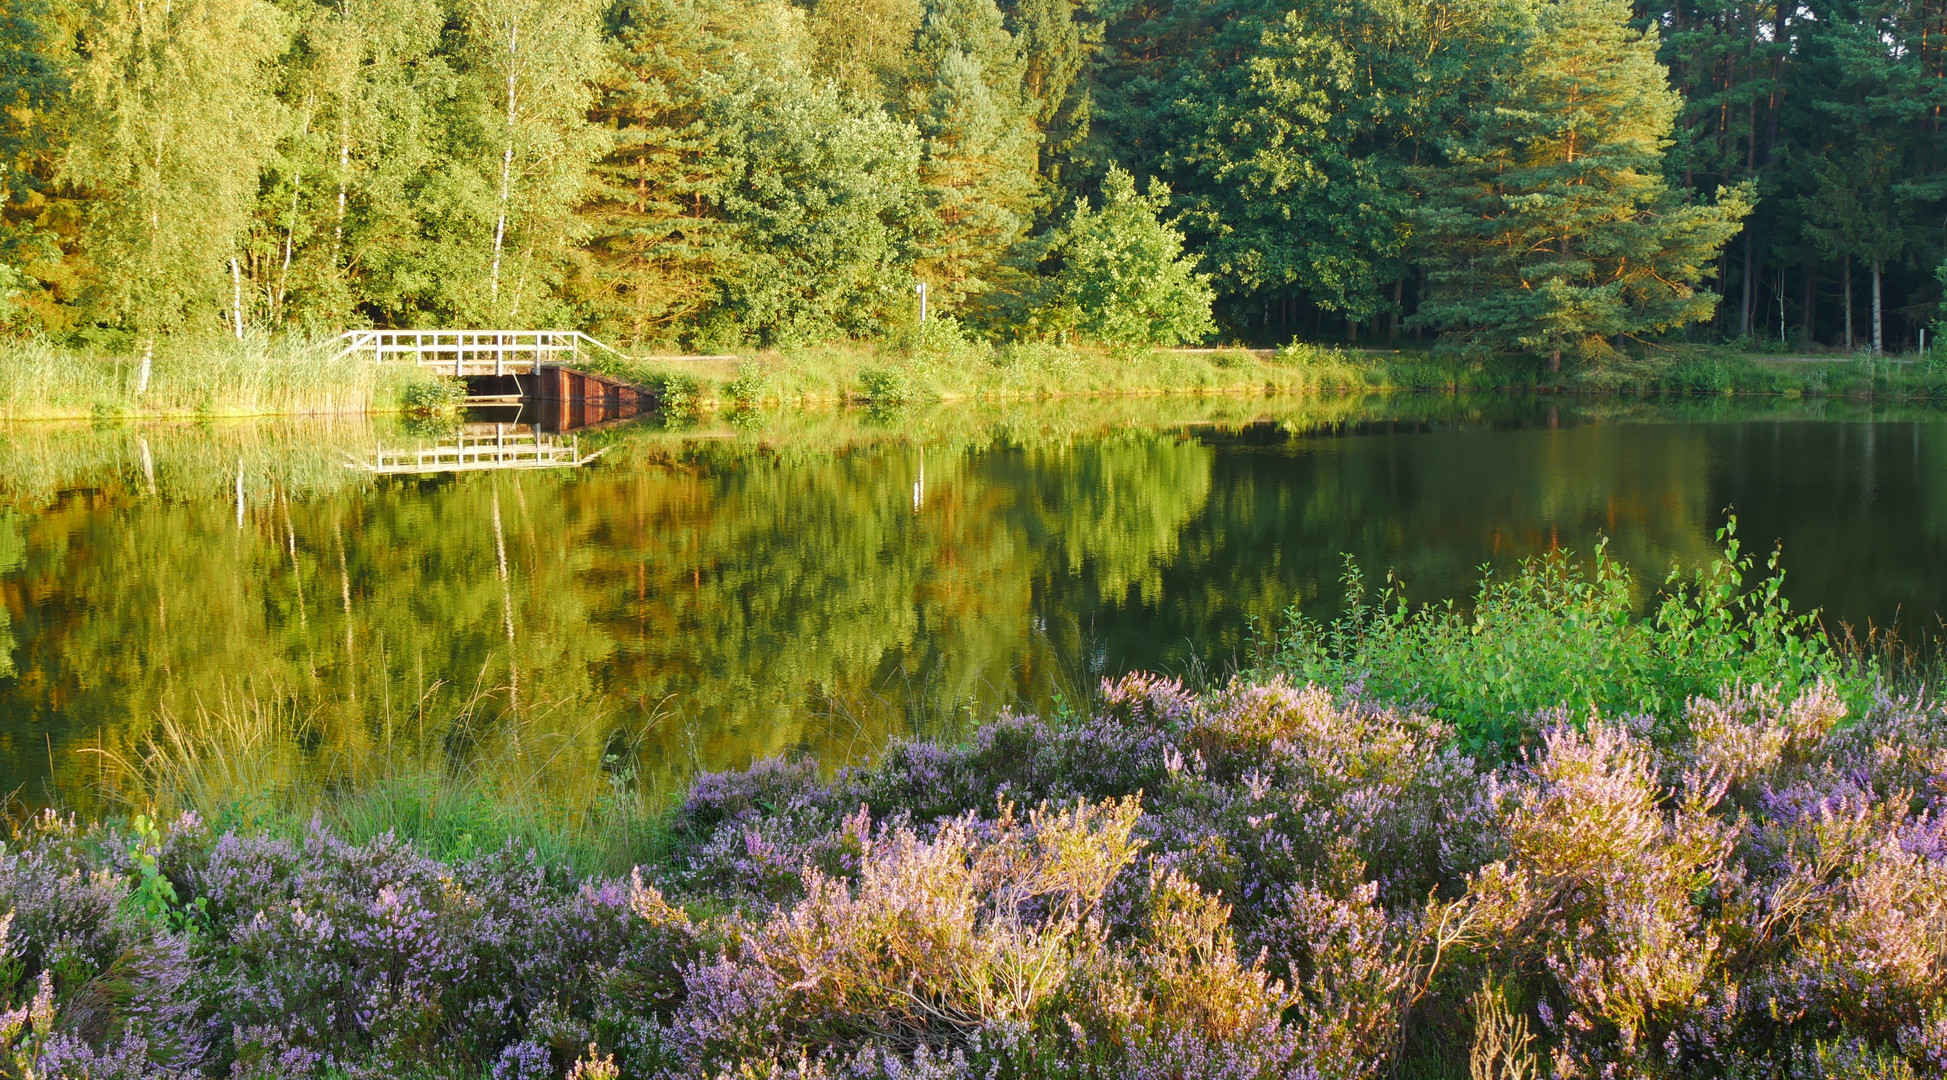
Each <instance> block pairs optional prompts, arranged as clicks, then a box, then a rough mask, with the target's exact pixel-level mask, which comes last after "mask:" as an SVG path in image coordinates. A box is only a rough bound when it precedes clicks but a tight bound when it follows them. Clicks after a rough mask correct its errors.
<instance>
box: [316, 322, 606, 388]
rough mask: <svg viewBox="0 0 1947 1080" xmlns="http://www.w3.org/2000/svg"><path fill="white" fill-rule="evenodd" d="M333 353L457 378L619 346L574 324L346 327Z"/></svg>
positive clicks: (518, 371)
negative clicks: (531, 327) (550, 327)
mask: <svg viewBox="0 0 1947 1080" xmlns="http://www.w3.org/2000/svg"><path fill="white" fill-rule="evenodd" d="M338 346H339V347H338V352H337V356H336V358H338V359H343V358H345V357H350V356H369V357H371V358H372V360H373V362H374V363H379V364H385V363H408V364H417V365H418V366H420V367H422V368H428V369H430V370H433V371H437V372H439V373H440V374H442V375H453V376H456V377H458V378H465V377H467V376H470V375H471V376H483V375H528V374H532V373H534V372H536V371H538V370H540V369H541V368H542V367H543V366H548V365H553V366H561V365H567V366H570V367H572V366H574V365H575V364H577V363H579V362H580V361H581V358H582V355H583V353H584V351H586V352H588V353H595V352H606V353H609V354H610V355H613V356H616V357H621V358H622V359H627V357H626V356H623V354H622V353H621V352H619V351H618V350H616V349H612V348H610V347H609V346H607V345H604V344H602V343H601V342H599V341H597V340H595V339H594V338H592V337H589V336H588V335H587V334H584V333H582V332H581V331H579V330H348V331H346V332H345V333H343V334H340V335H339V336H338Z"/></svg>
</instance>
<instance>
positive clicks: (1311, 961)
mask: <svg viewBox="0 0 1947 1080" xmlns="http://www.w3.org/2000/svg"><path fill="white" fill-rule="evenodd" d="M1518 726H1519V727H1520V728H1521V729H1522V730H1533V731H1536V732H1538V735H1537V737H1536V739H1535V741H1534V742H1533V743H1532V745H1529V746H1526V747H1525V748H1523V749H1521V750H1520V752H1518V753H1516V754H1514V755H1513V756H1512V758H1511V759H1510V760H1505V761H1503V760H1501V759H1497V760H1496V761H1493V762H1488V761H1481V760H1476V759H1474V758H1471V757H1469V756H1468V755H1466V754H1464V753H1461V752H1460V751H1458V750H1456V749H1455V745H1456V740H1455V738H1454V733H1453V732H1452V730H1450V729H1449V728H1448V727H1446V726H1444V725H1442V724H1440V723H1438V722H1436V721H1433V720H1431V719H1429V718H1427V717H1426V716H1424V715H1420V714H1416V713H1414V712H1412V711H1410V710H1402V709H1399V708H1395V707H1389V706H1386V705H1384V704H1383V703H1376V702H1372V701H1367V700H1362V699H1361V698H1359V697H1358V696H1357V695H1356V694H1350V693H1348V694H1339V695H1335V694H1332V693H1328V692H1326V691H1324V690H1322V689H1319V688H1317V687H1311V686H1299V685H1295V684H1291V683H1287V682H1285V681H1282V680H1275V679H1274V680H1271V681H1268V682H1252V681H1244V680H1239V681H1236V682H1233V683H1232V684H1230V685H1228V686H1224V687H1221V688H1219V689H1216V690H1213V691H1210V692H1206V693H1193V692H1191V691H1189V690H1187V689H1185V688H1184V687H1183V686H1182V685H1180V684H1178V683H1176V682H1173V681H1170V680H1166V679H1158V678H1154V677H1150V676H1131V677H1128V678H1124V679H1121V680H1117V681H1114V682H1111V683H1109V684H1107V685H1105V686H1104V688H1103V694H1102V704H1101V707H1100V708H1098V709H1095V710H1093V711H1092V712H1091V713H1090V715H1086V716H1078V715H1065V716H1061V717H1034V716H1020V715H1005V716H1002V717H1000V718H999V719H997V720H995V721H994V722H993V723H990V724H988V725H986V726H985V727H983V728H981V729H980V730H979V731H978V732H976V733H975V734H974V736H973V737H972V738H970V739H968V740H967V741H965V742H964V743H961V744H956V745H944V744H940V743H935V742H928V741H914V742H908V743H904V744H901V745H898V746H895V747H892V748H891V749H890V750H889V751H888V752H887V753H886V754H885V755H884V756H883V758H882V759H881V760H879V761H878V762H877V763H875V764H872V765H870V766H864V767H859V768H854V769H849V770H843V771H840V772H838V773H837V774H835V775H831V776H824V775H821V773H820V772H819V771H818V770H817V769H816V768H815V767H814V766H812V765H811V764H809V763H804V762H790V761H767V762H760V763H758V764H757V765H755V766H753V767H752V768H751V769H748V770H744V771H741V772H733V773H723V774H715V775H708V776H704V777H702V778H700V779H699V780H698V781H697V782H696V784H695V785H694V787H693V789H692V790H691V792H690V794H689V797H688V799H687V800H686V801H685V803H684V804H683V805H682V806H681V807H680V808H678V809H677V811H676V812H675V814H674V816H673V824H672V828H673V833H674V836H675V838H676V841H677V842H676V844H675V848H674V851H673V853H672V855H671V856H670V858H669V860H668V861H667V862H666V863H665V864H662V865H659V866H655V867H644V868H641V869H640V870H638V872H637V874H636V875H635V876H634V878H633V879H630V880H621V881H612V880H576V879H574V878H573V877H571V876H570V875H569V874H568V873H567V872H566V871H564V870H563V869H561V868H560V867H558V866H554V865H550V864H546V863H544V862H542V861H540V860H539V859H537V858H536V857H535V856H533V855H532V854H531V853H528V852H525V851H521V850H516V849H513V848H509V849H506V850H502V851H498V852H494V853H492V854H488V855H485V856H481V857H477V858H472V859H466V860H459V861H441V860H437V859H433V858H430V857H428V856H426V855H425V854H423V853H422V852H420V851H419V850H417V849H416V848H415V847H414V846H413V845H411V844H409V843H406V842H402V841H398V840H395V839H393V838H390V837H384V838H380V839H377V840H373V841H370V842H366V843H359V844H354V843H348V842H346V841H345V840H343V839H341V838H339V837H337V836H335V835H333V834H332V833H331V832H330V830H328V829H326V828H323V827H322V826H317V825H314V826H313V828H312V829H311V830H310V831H309V832H308V833H307V834H306V835H304V836H303V837H301V838H299V839H296V840H286V839H277V838H269V837H262V836H249V835H238V834H234V833H228V834H223V835H215V834H212V833H211V832H210V831H209V830H208V829H206V828H204V827H203V826H202V824H201V823H199V822H197V821H196V820H194V819H193V818H186V819H184V820H182V821H180V822H177V823H176V824H175V825H173V826H172V827H170V828H169V829H168V830H167V832H166V838H165V840H164V841H163V843H162V845H161V850H160V854H159V864H158V865H160V867H161V869H162V872H163V873H164V874H165V875H166V876H167V878H168V882H169V886H170V889H171V890H173V892H174V894H175V899H174V901H173V906H171V907H170V909H169V910H168V911H167V912H166V913H157V912H155V911H153V910H151V909H149V908H145V907H144V906H143V904H142V903H138V902H137V900H138V899H139V898H138V894H137V892H136V891H135V889H136V885H137V884H138V882H139V881H140V879H141V874H142V873H143V870H142V867H141V866H139V865H137V864H136V863H135V862H134V861H132V860H131V859H130V857H129V856H128V854H127V852H128V850H129V847H130V840H129V838H128V837H126V836H124V835H121V834H118V833H116V832H114V831H113V830H108V829H101V828H83V827H80V826H78V825H76V824H75V823H73V822H71V821H66V820H62V819H58V818H54V817H42V818H38V819H35V820H34V821H32V822H29V823H27V824H26V825H24V826H22V827H21V828H20V829H19V830H18V831H17V833H16V835H15V837H14V838H13V840H12V842H11V843H9V844H7V845H6V846H5V848H4V849H0V918H4V919H5V922H4V933H0V994H4V995H5V997H6V1000H5V1001H0V1074H4V1075H16V1074H21V1075H24V1074H25V1073H26V1072H27V1071H29V1070H34V1071H35V1073H36V1075H40V1076H77V1077H79V1076H87V1077H114V1078H121V1077H128V1078H136V1077H175V1076H183V1077H187V1076H231V1077H237V1078H245V1077H250V1078H256V1077H306V1076H310V1077H319V1078H322V1077H325V1076H333V1077H338V1076H345V1077H352V1076H381V1075H384V1076H405V1075H411V1076H415V1077H419V1076H425V1077H447V1076H451V1077H468V1078H476V1080H477V1078H481V1077H493V1078H495V1080H541V1078H553V1077H564V1076H575V1077H580V1078H583V1080H588V1078H593V1077H598V1076H600V1077H608V1076H621V1077H710V1078H714V1077H747V1076H748V1077H797V1078H805V1080H809V1078H814V1077H816V1078H829V1080H853V1078H866V1077H885V1078H912V1080H946V1078H956V1080H958V1078H967V1080H973V1078H976V1077H983V1078H995V1080H999V1078H1005V1077H1050V1078H1059V1077H1076V1078H1080V1077H1123V1076H1130V1077H1142V1078H1145V1080H1147V1078H1157V1080H1164V1078H1169V1080H1182V1078H1189V1077H1199V1078H1201V1077H1223V1078H1253V1080H1268V1078H1272V1077H1280V1078H1293V1080H1370V1078H1375V1077H1378V1076H1382V1075H1385V1074H1387V1073H1389V1072H1391V1071H1393V1070H1395V1069H1402V1068H1403V1069H1411V1070H1413V1071H1417V1072H1420V1073H1423V1074H1429V1075H1433V1074H1438V1075H1446V1074H1450V1073H1453V1072H1455V1071H1456V1070H1460V1071H1471V1072H1472V1073H1473V1074H1474V1075H1477V1076H1492V1077H1500V1076H1537V1075H1550V1076H1554V1077H1558V1078H1564V1080H1566V1078H1579V1077H1589V1078H1608V1077H1645V1078H1672V1080H1675V1078H1689V1077H1698V1078H1702V1077H1717V1076H1767V1077H1782V1078H1787V1080H1821V1078H1827V1077H1832V1078H1837V1077H1885V1078H1889V1080H1891V1078H1899V1077H1920V1076H1937V1075H1947V715H1943V713H1942V711H1941V710H1940V709H1938V708H1936V707H1935V706H1933V705H1931V704H1928V703H1925V702H1922V701H1915V700H1895V699H1884V700H1880V701H1878V702H1876V703H1875V704H1874V705H1873V706H1872V707H1871V708H1870V709H1868V710H1867V711H1866V713H1865V715H1862V716H1856V717H1855V716H1848V715H1847V714H1846V709H1845V706H1844V705H1843V704H1842V702H1841V701H1840V699H1839V698H1838V697H1837V696H1836V695H1834V694H1832V693H1831V692H1830V691H1829V690H1828V689H1827V688H1825V687H1823V686H1812V687H1809V688H1805V689H1803V690H1802V691H1792V692H1779V691H1776V690H1767V689H1763V688H1751V687H1731V688H1727V689H1726V690H1725V691H1724V692H1723V693H1721V694H1719V695H1717V696H1715V697H1713V698H1710V699H1700V700H1697V701H1693V702H1691V703H1690V705H1689V707H1688V709H1687V710H1686V712H1685V715H1684V717H1683V720H1682V722H1681V723H1680V724H1675V725H1668V724H1666V725H1658V726H1655V727H1654V728H1653V727H1652V726H1651V725H1649V724H1647V723H1645V722H1643V720H1642V719H1641V718H1636V717H1603V716H1594V715H1591V716H1569V715H1564V714H1561V713H1555V714H1548V715H1543V716H1540V717H1533V718H1522V722H1521V723H1520V724H1519V725H1518ZM151 873H153V871H151ZM153 892H154V890H153V889H152V890H151V893H153ZM9 912H10V913H11V914H10V915H9V914H8V913H9ZM1467 1062H1471V1063H1472V1064H1471V1066H1469V1065H1467V1064H1462V1063H1467Z"/></svg>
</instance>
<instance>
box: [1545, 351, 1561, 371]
mask: <svg viewBox="0 0 1947 1080" xmlns="http://www.w3.org/2000/svg"><path fill="white" fill-rule="evenodd" d="M1548 370H1550V371H1560V370H1562V350H1560V349H1551V350H1549V352H1548Z"/></svg>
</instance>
